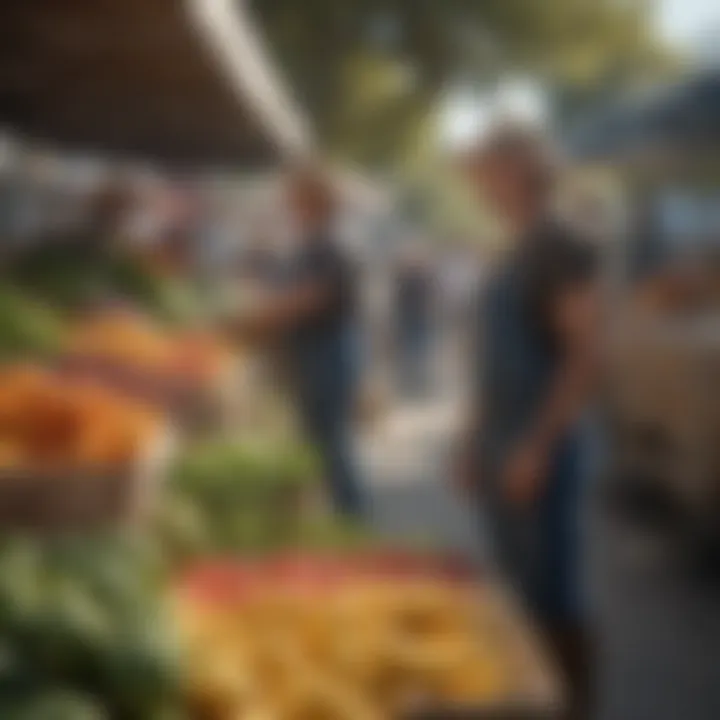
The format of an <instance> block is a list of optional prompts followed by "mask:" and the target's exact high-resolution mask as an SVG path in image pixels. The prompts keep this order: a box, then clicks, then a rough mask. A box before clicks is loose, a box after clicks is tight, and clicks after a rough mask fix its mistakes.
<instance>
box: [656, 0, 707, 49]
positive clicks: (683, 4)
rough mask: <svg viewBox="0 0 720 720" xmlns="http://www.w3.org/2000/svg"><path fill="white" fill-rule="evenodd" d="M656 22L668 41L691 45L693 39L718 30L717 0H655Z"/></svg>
mask: <svg viewBox="0 0 720 720" xmlns="http://www.w3.org/2000/svg"><path fill="white" fill-rule="evenodd" d="M657 6H658V8H657V23H658V29H659V30H660V32H661V33H662V34H663V35H664V36H665V37H666V38H668V39H669V40H670V41H672V42H675V43H678V44H679V45H682V46H686V47H687V46H692V45H693V41H694V40H698V39H701V38H703V37H704V36H706V34H707V33H709V32H713V33H714V34H715V35H717V33H718V32H720V2H718V0H657Z"/></svg>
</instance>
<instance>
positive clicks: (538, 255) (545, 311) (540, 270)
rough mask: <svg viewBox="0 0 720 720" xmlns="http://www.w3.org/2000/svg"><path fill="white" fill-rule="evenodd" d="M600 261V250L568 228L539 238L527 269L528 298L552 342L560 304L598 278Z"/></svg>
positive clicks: (536, 319)
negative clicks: (564, 297)
mask: <svg viewBox="0 0 720 720" xmlns="http://www.w3.org/2000/svg"><path fill="white" fill-rule="evenodd" d="M598 261H599V258H598V253H597V248H596V247H595V246H594V245H593V244H592V243H591V242H589V241H587V240H586V239H585V238H583V237H581V236H579V235H578V234H577V233H574V232H572V231H570V230H567V229H565V228H562V227H553V228H552V229H549V230H546V231H545V232H544V233H543V234H542V235H541V236H539V237H538V238H537V240H536V243H535V246H534V248H533V252H532V255H531V258H530V260H529V261H528V263H527V267H526V298H527V303H528V307H529V312H530V315H531V318H532V320H533V323H534V324H535V325H536V326H537V328H538V330H539V331H540V333H541V334H542V335H545V336H546V337H548V338H550V339H552V335H553V334H554V333H553V326H554V322H553V315H554V312H555V308H556V307H557V303H558V302H559V300H560V298H561V297H562V295H563V293H565V292H566V291H567V290H569V289H571V288H573V287H575V286H577V285H580V284H585V283H589V282H592V281H593V280H594V279H595V278H596V276H597V273H598V264H599V262H598Z"/></svg>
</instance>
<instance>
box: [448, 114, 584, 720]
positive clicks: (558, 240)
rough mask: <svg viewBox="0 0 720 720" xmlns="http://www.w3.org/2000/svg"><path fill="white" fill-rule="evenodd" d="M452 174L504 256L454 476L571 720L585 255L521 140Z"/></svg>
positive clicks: (552, 179) (523, 136)
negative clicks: (542, 646) (533, 622)
mask: <svg viewBox="0 0 720 720" xmlns="http://www.w3.org/2000/svg"><path fill="white" fill-rule="evenodd" d="M465 169H466V172H467V175H468V178H469V180H470V182H471V183H472V184H473V186H474V187H475V188H476V189H477V190H478V192H479V193H481V195H482V198H483V201H485V202H489V204H490V205H491V206H492V208H493V210H494V211H495V212H496V213H497V215H498V216H499V219H501V220H502V221H503V223H504V224H505V226H506V227H507V229H508V231H509V237H510V239H511V241H512V247H511V249H510V252H509V253H508V254H507V257H506V258H505V262H504V263H503V264H501V265H500V266H499V267H498V268H497V269H495V270H494V272H493V274H492V276H490V277H487V278H486V280H485V283H484V292H483V297H482V306H481V312H480V315H481V318H480V325H479V333H478V345H477V350H476V352H475V354H474V355H473V360H472V367H473V372H474V376H475V378H474V384H475V391H474V393H473V396H472V400H471V403H472V408H471V418H470V421H469V424H468V427H467V430H466V433H465V436H464V438H463V451H462V454H461V462H460V466H459V471H460V473H461V477H460V479H461V480H462V483H463V486H464V487H466V488H469V489H470V490H471V492H472V493H473V494H474V495H475V496H476V497H477V498H478V501H479V502H481V503H482V507H483V510H484V511H485V513H486V516H487V518H488V520H489V523H490V534H491V540H492V543H493V547H494V550H495V552H496V557H497V560H498V562H499V564H500V567H501V570H502V571H503V572H504V573H505V575H506V576H507V578H508V579H509V581H510V582H511V584H512V585H513V586H514V587H515V589H516V590H517V591H518V592H519V593H520V594H521V596H522V598H523V600H524V602H525V603H526V604H527V606H528V607H529V609H530V610H531V612H532V613H533V614H534V616H535V618H536V619H537V621H538V622H539V623H540V624H541V625H542V627H543V628H544V630H545V631H546V633H547V635H548V637H549V639H550V640H551V641H552V643H553V646H554V649H555V652H556V655H557V659H558V660H559V661H560V663H561V664H562V666H563V668H564V670H565V673H566V675H567V676H568V679H569V681H570V685H571V688H572V690H574V691H575V693H574V697H573V701H574V703H573V705H574V708H573V711H574V713H575V714H574V715H573V717H578V718H584V717H586V715H585V714H584V705H585V701H586V698H587V673H586V663H587V652H586V626H585V617H584V614H583V610H584V607H583V603H582V584H581V569H580V562H581V557H580V555H579V545H580V532H579V530H580V528H579V523H580V497H581V485H582V474H583V469H584V466H583V463H584V445H583V435H582V432H581V417H582V416H583V414H584V411H585V409H586V405H587V404H588V402H589V394H590V390H591V385H592V382H593V376H594V365H595V354H594V351H595V348H594V345H595V342H596V322H597V317H596V312H597V291H596V282H595V274H596V258H595V254H594V251H593V249H592V248H591V246H590V245H589V244H588V243H586V242H584V241H583V239H581V238H580V237H579V235H578V234H577V233H576V232H575V231H574V230H572V229H570V227H569V226H567V225H565V224H564V223H563V222H561V221H560V220H558V219H557V218H556V216H555V214H554V212H553V207H552V205H553V198H554V192H555V183H556V170H555V167H554V163H553V161H552V158H551V157H550V154H549V153H548V150H547V148H546V146H545V145H544V143H543V142H542V141H541V140H540V139H539V138H538V137H537V136H536V135H535V134H534V133H533V132H531V131H529V130H527V129H525V128H521V127H509V126H506V127H504V128H500V129H498V130H496V131H495V132H494V133H491V134H490V137H489V139H488V140H487V141H486V142H485V143H484V144H482V146H481V147H480V148H478V149H477V150H476V151H475V152H473V153H472V155H471V156H470V158H469V162H468V163H467V167H466V168H465Z"/></svg>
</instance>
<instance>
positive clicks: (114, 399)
mask: <svg viewBox="0 0 720 720" xmlns="http://www.w3.org/2000/svg"><path fill="white" fill-rule="evenodd" d="M0 24H1V25H2V27H3V29H4V30H6V31H7V34H8V38H10V39H9V40H8V42H6V43H4V44H3V46H2V48H0V68H2V70H1V71H0V122H1V123H2V125H3V127H6V128H8V129H9V130H8V132H9V133H10V135H12V136H13V137H14V138H15V139H16V141H17V144H16V146H15V147H16V149H17V150H18V152H16V153H15V156H14V158H13V162H12V163H10V164H9V165H8V166H3V170H4V171H5V170H7V172H6V173H5V174H4V175H3V180H4V181H7V182H8V184H9V186H10V189H15V188H13V181H14V179H16V178H18V177H19V175H21V176H22V179H23V182H25V181H27V182H29V183H31V184H32V183H37V184H36V185H35V189H36V190H37V189H38V187H39V189H40V190H41V192H38V193H37V194H36V196H33V197H32V202H31V203H29V207H30V210H29V213H28V215H29V217H30V220H31V222H29V223H26V222H25V218H23V222H21V223H20V225H21V226H22V227H23V228H24V229H23V231H22V232H20V233H18V240H19V241H18V242H17V243H9V242H8V243H3V246H2V250H3V253H2V254H3V258H2V260H3V262H2V266H1V267H0V274H1V279H2V282H1V283H0V286H1V287H2V290H1V291H0V354H1V360H2V366H1V367H0V532H1V533H2V535H1V536H0V641H1V644H2V662H1V663H0V718H3V719H4V718H8V720H10V719H12V720H64V719H65V718H67V719H68V720H81V719H83V718H88V719H90V718H92V719H94V720H101V719H107V720H161V719H162V720H166V719H167V718H176V719H178V718H184V719H186V720H231V719H232V720H237V719H238V718H244V719H245V720H251V719H252V718H263V717H265V718H277V719H278V720H300V718H308V720H320V719H321V718H327V719H328V720H344V719H346V720H360V718H364V719H365V720H394V719H395V718H396V717H403V718H404V717H405V716H406V715H408V717H413V718H414V717H424V716H426V715H428V716H435V715H437V714H438V713H439V715H437V716H439V717H447V716H448V714H450V713H458V714H459V716H461V717H469V718H473V719H474V718H480V717H482V718H493V719H495V720H497V719H498V718H504V717H510V716H512V717H516V716H517V717H522V718H526V717H528V718H533V719H534V718H543V719H544V718H546V717H554V716H555V715H556V714H557V712H558V711H559V710H560V708H561V705H562V698H561V692H560V690H559V688H558V687H557V683H556V681H555V678H554V677H553V674H552V671H551V670H550V669H549V668H548V667H547V664H546V661H545V659H544V657H543V654H542V652H541V651H540V650H539V649H538V646H537V642H536V640H535V639H534V637H533V633H532V631H531V629H529V628H528V627H527V624H526V622H525V621H524V620H523V615H522V612H521V611H519V610H516V609H515V607H514V604H513V602H512V601H511V600H509V599H507V598H506V597H505V596H504V595H502V594H499V591H498V590H497V583H496V581H495V580H494V579H492V578H489V579H484V578H481V577H480V578H479V577H478V576H477V575H476V574H475V573H474V572H471V571H470V569H469V568H467V567H465V566H464V565H462V564H460V565H458V562H457V559H455V558H450V557H441V558H438V557H435V556H434V555H433V554H432V553H431V552H428V551H427V550H425V549H421V548H417V547H408V548H406V549H404V550H402V551H400V550H399V549H398V548H397V547H393V548H388V547H386V546H384V545H383V544H382V543H380V541H378V540H377V539H376V538H374V537H373V536H372V533H370V531H369V530H368V529H367V528H364V527H358V526H357V525H356V524H354V523H349V522H346V521H342V520H340V519H337V518H334V517H332V516H331V515H330V514H329V512H328V509H327V507H326V506H325V504H324V502H323V494H322V492H321V490H322V488H321V483H320V477H319V467H318V462H317V459H316V458H315V457H314V455H313V453H312V452H311V451H310V450H309V448H308V447H307V446H306V445H305V444H304V443H303V442H302V441H301V440H299V439H298V438H297V437H295V436H294V435H292V434H291V433H288V432H287V431H286V428H285V427H282V428H280V429H279V428H278V427H277V426H272V423H266V422H260V420H259V418H260V415H258V414H255V415H253V416H252V418H253V420H252V421H251V422H247V416H245V422H240V421H239V418H238V415H237V413H236V412H234V409H233V408H229V407H228V402H227V401H228V400H234V399H235V398H237V397H238V396H241V395H242V394H243V393H242V390H241V389H240V388H239V387H238V385H237V381H238V378H239V377H241V376H242V373H241V372H240V371H239V367H238V366H244V367H247V365H246V363H247V359H248V356H249V355H251V354H252V349H251V348H250V345H249V342H248V341H247V340H245V339H244V338H241V339H239V340H238V339H237V338H235V337H233V336H231V335H229V334H228V333H227V332H225V330H224V327H225V320H226V318H225V317H224V315H223V313H224V312H225V311H226V310H227V308H226V307H225V306H224V305H222V303H221V304H220V305H221V306H222V307H220V306H219V305H217V304H216V303H215V302H214V298H211V297H210V296H211V295H212V293H207V292H203V291H206V290H207V289H208V288H207V287H204V288H203V287H199V283H198V282H197V281H198V279H199V280H202V279H207V278H206V275H207V272H204V273H198V272H196V270H197V268H196V266H195V262H196V256H195V255H194V254H193V252H192V249H193V247H194V244H195V245H196V244H197V243H198V239H199V241H200V242H202V241H204V240H205V239H206V237H207V235H206V234H205V229H206V228H205V226H204V225H203V223H202V222H200V221H199V219H204V218H203V214H202V210H203V209H204V210H205V211H206V212H207V208H206V207H204V206H203V200H204V197H203V192H211V191H212V190H208V188H210V186H211V185H212V183H208V175H209V174H211V173H212V172H213V171H214V170H215V169H216V168H217V167H218V166H219V165H228V164H232V165H233V166H234V165H236V164H239V165H242V166H243V167H244V168H245V169H253V170H255V169H257V168H258V167H260V166H262V167H265V168H267V167H272V166H273V165H275V164H277V163H278V162H279V161H280V160H281V159H283V158H286V157H289V156H293V155H295V154H298V153H300V154H302V153H303V152H304V151H306V150H307V148H308V145H309V142H310V141H309V138H308V133H307V131H306V129H305V128H304V127H303V123H302V121H301V120H300V119H299V117H298V115H297V113H296V112H295V111H294V110H293V109H292V103H291V102H290V101H289V99H288V96H287V94H286V93H285V92H284V91H283V90H282V88H281V86H280V84H279V83H278V80H277V78H276V74H275V73H274V71H273V70H272V68H271V67H270V65H269V63H268V61H267V57H266V55H265V53H264V51H263V49H262V46H261V43H260V42H259V37H258V34H257V31H256V30H255V29H254V28H253V26H252V24H251V23H250V22H249V20H248V18H247V17H246V16H245V14H244V12H243V11H242V8H241V6H240V4H233V3H230V2H224V1H222V0H195V1H194V2H175V1H173V0H157V1H155V2H147V1H142V0H129V1H127V2H111V1H110V0H101V1H97V0H96V1H95V2H90V1H89V0H73V1H72V2H71V1H70V0H28V1H26V2H22V3H5V4H3V5H2V7H0ZM88 158H89V159H90V161H89V165H88ZM83 167H84V170H88V169H90V170H91V171H90V172H79V170H80V169H83ZM201 167H202V173H201V172H199V169H200V168H201ZM179 169H181V170H182V172H179ZM71 170H72V172H71ZM76 171H78V175H79V176H82V177H83V182H79V183H77V184H73V187H72V192H69V189H68V184H67V183H68V178H70V177H75V172H76ZM13 173H19V175H14V174H13ZM19 184H20V183H19ZM220 185H222V183H220ZM341 185H342V187H343V192H344V193H346V194H347V195H348V197H350V199H351V200H354V201H355V202H356V203H357V206H358V207H360V206H364V207H365V208H366V209H367V206H368V204H370V205H373V204H374V205H375V206H377V205H378V203H379V204H382V202H381V201H382V200H383V199H384V198H382V197H379V195H378V193H377V192H376V193H372V192H370V191H369V190H368V188H367V186H366V185H365V184H364V183H360V182H359V180H358V179H357V178H351V177H350V176H347V177H345V178H344V179H343V182H342V183H341ZM15 187H16V186H15ZM199 188H201V189H202V191H201V190H199ZM24 189H26V188H24ZM21 194H22V193H21ZM47 196H52V200H53V202H50V203H47V202H46V200H47V199H48V198H47ZM58 198H62V200H61V201H60V202H58ZM71 198H74V199H73V200H71ZM78 199H79V200H80V201H81V202H79V204H78V205H76V204H75V201H76V200H78ZM138 200H141V201H148V202H147V204H148V205H149V206H150V209H151V210H153V211H155V210H156V209H157V208H159V211H158V212H157V213H154V212H151V213H150V214H149V215H146V214H145V208H144V205H143V211H142V212H140V213H135V212H134V210H136V208H137V204H138ZM140 204H143V203H140ZM250 204H252V203H250ZM8 205H12V206H14V205H15V204H14V202H11V203H9V204H8ZM50 206H52V207H54V208H56V209H58V210H62V212H59V214H58V215H55V214H54V212H53V213H49V211H48V208H49V207H50ZM198 208H200V209H198ZM67 210H73V211H74V210H77V212H66V211H67ZM136 215H137V217H136ZM60 216H62V217H63V218H64V220H63V222H59V221H58V217H60ZM158 218H160V220H161V221H162V222H158ZM128 219H130V220H132V222H128ZM138 219H139V220H140V221H142V222H136V221H138ZM37 220H39V222H36V221H37ZM66 220H67V222H66ZM12 225H13V223H10V224H9V225H8V227H10V226H12ZM138 226H140V227H141V228H143V230H142V232H141V231H139V230H138ZM148 227H149V228H150V229H149V230H148V229H147V228H148ZM367 227H368V226H367V225H366V226H365V228H367ZM355 230H357V227H356V228H355ZM3 232H6V231H5V230H3ZM368 232H369V231H368ZM7 233H8V237H9V236H10V234H11V233H10V231H9V230H8V231H7ZM136 235H137V236H142V238H144V239H147V237H148V236H149V237H150V240H152V241H153V242H150V243H143V242H137V240H138V237H136ZM359 235H360V239H361V240H362V235H363V231H362V229H361V231H360V233H359ZM214 284H219V283H212V282H211V283H210V285H214ZM210 289H215V288H210ZM241 294H242V293H241ZM244 377H245V378H246V380H247V375H245V376H244ZM252 382H254V381H251V384H252ZM257 385H258V387H260V383H257ZM252 397H253V403H254V404H255V403H261V402H263V400H262V398H261V397H260V396H259V394H255V395H253V396H252ZM408 545H409V546H411V545H412V544H411V543H408ZM319 597H321V598H322V602H318V598H319ZM345 639H346V640H347V643H346V642H344V640H345ZM306 655H307V656H308V657H309V655H312V656H313V661H312V663H306V662H305V656H306ZM306 666H307V667H306ZM256 669H257V670H260V669H262V672H261V673H260V672H257V673H256V672H255V670H256ZM305 670H307V672H305ZM300 671H302V672H300ZM296 681H297V682H296ZM258 713H260V714H258Z"/></svg>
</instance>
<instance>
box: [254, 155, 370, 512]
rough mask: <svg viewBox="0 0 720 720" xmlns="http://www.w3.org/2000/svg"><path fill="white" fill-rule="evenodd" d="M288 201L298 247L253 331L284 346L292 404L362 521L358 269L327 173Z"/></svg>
mask: <svg viewBox="0 0 720 720" xmlns="http://www.w3.org/2000/svg"><path fill="white" fill-rule="evenodd" d="M287 199H288V203H289V206H290V210H291V215H292V220H293V222H294V228H295V230H296V233H297V244H296V245H295V247H294V248H293V251H292V252H291V254H290V257H289V258H288V263H287V265H288V267H287V275H286V277H285V279H284V280H283V282H282V285H281V287H280V288H279V289H278V290H276V292H274V293H271V295H270V297H269V299H268V300H267V301H265V302H263V303H262V304H261V307H260V308H258V309H257V310H256V312H255V313H254V317H253V318H252V319H251V321H250V322H249V325H250V326H251V328H253V329H255V330H256V331H259V332H265V333H269V334H271V335H273V336H274V337H276V338H279V339H280V341H281V345H282V347H283V351H284V356H285V357H284V359H285V360H287V364H288V365H289V373H290V376H291V377H290V382H291V392H292V397H293V399H294V401H295V402H296V405H297V409H298V414H299V417H300V420H301V423H302V426H303V429H304V430H305V432H306V433H307V436H308V438H309V440H310V442H311V443H312V444H313V445H314V446H315V448H316V449H317V452H318V455H319V457H320V459H321V461H322V463H323V469H324V473H325V477H326V480H327V483H328V490H329V494H330V496H331V499H332V501H333V504H334V506H335V509H336V510H337V511H338V512H339V513H340V514H342V515H344V516H347V517H351V518H356V519H359V518H361V517H362V516H363V515H364V513H365V510H366V501H365V497H364V493H363V488H362V485H361V482H360V479H359V476H358V469H357V466H356V463H355V458H354V454H353V448H352V445H353V442H352V419H353V410H354V404H355V394H356V389H357V386H358V381H359V367H358V365H359V347H358V344H359V330H358V307H357V305H358V297H357V296H358V293H357V288H356V273H355V268H354V267H353V266H352V263H351V262H350V260H349V259H348V258H347V257H346V255H345V252H344V251H343V248H342V246H341V244H340V242H339V240H338V239H337V237H336V231H335V221H336V213H337V210H338V207H337V199H336V195H335V192H334V188H333V187H332V185H331V183H330V181H329V180H328V179H327V178H326V177H325V175H324V174H323V172H322V171H321V170H318V169H317V168H309V169H308V168H302V169H300V170H298V171H295V172H293V173H291V175H290V177H289V181H288V186H287Z"/></svg>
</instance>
